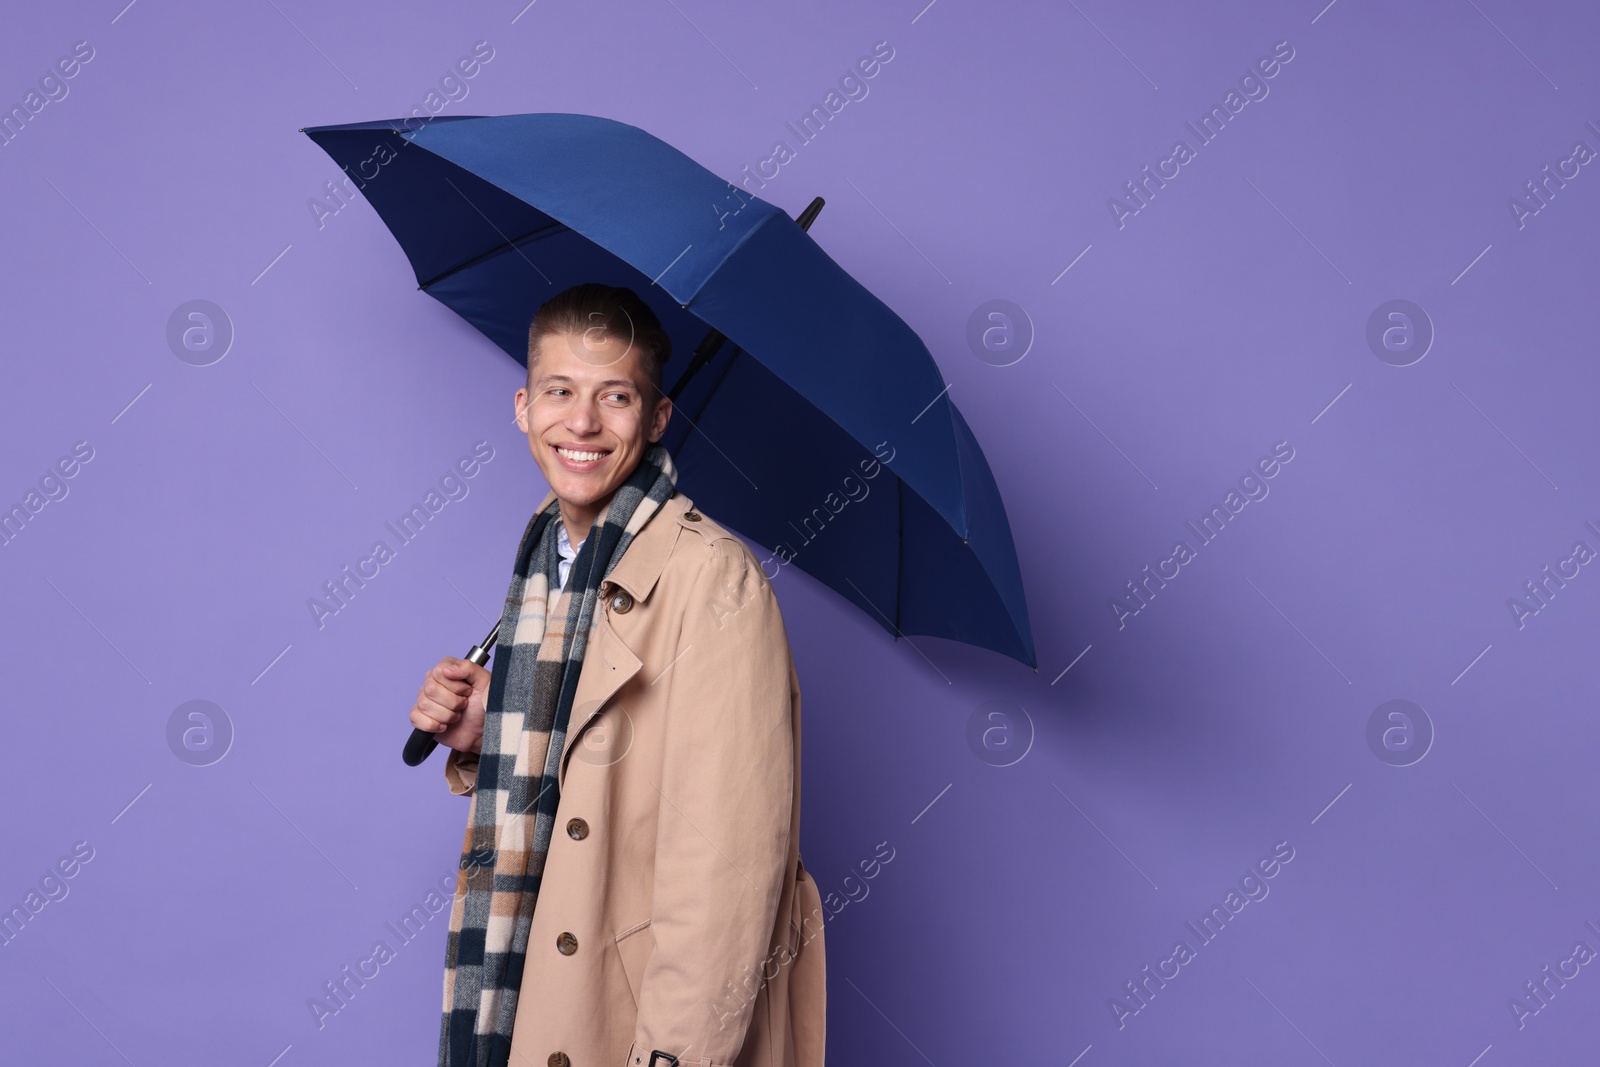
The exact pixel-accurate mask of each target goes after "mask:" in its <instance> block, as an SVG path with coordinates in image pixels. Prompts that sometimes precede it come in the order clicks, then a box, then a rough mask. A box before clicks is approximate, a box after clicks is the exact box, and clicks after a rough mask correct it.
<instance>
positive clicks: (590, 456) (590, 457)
mask: <svg viewBox="0 0 1600 1067" xmlns="http://www.w3.org/2000/svg"><path fill="white" fill-rule="evenodd" d="M551 447H552V448H554V449H555V450H556V452H557V454H559V455H561V456H563V457H565V458H567V459H570V460H572V461H573V462H574V463H590V462H593V461H594V460H597V459H605V458H606V457H607V456H609V455H610V454H611V452H610V450H609V449H608V450H607V451H604V452H585V451H580V450H579V449H575V448H562V447H561V446H560V445H552V446H551Z"/></svg>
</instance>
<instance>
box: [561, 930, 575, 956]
mask: <svg viewBox="0 0 1600 1067" xmlns="http://www.w3.org/2000/svg"><path fill="white" fill-rule="evenodd" d="M556 951H557V952H559V953H561V954H562V955H563V956H570V955H572V954H573V953H574V952H576V951H578V939H577V938H576V937H573V936H572V934H570V933H568V932H567V931H565V930H563V931H562V932H561V934H560V935H559V936H558V937H557V938H556Z"/></svg>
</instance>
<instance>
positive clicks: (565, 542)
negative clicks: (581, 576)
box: [556, 522, 583, 589]
mask: <svg viewBox="0 0 1600 1067" xmlns="http://www.w3.org/2000/svg"><path fill="white" fill-rule="evenodd" d="M582 546H583V542H582V541H579V542H578V547H579V548H581V547H582ZM556 554H557V555H558V556H559V557H560V559H559V561H558V562H557V565H556V573H557V574H558V575H559V576H560V578H561V588H563V589H565V588H566V587H567V574H568V573H569V572H570V571H571V570H572V561H573V560H575V559H577V558H578V549H577V548H574V547H573V545H572V542H571V540H569V539H568V537H567V524H566V523H565V522H561V523H559V526H558V528H557V530H556Z"/></svg>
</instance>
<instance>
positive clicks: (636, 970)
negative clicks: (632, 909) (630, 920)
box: [616, 919, 656, 1010]
mask: <svg viewBox="0 0 1600 1067" xmlns="http://www.w3.org/2000/svg"><path fill="white" fill-rule="evenodd" d="M616 941H617V955H618V956H619V957H621V959H622V974H623V976H624V977H625V978H627V980H628V992H630V993H632V994H633V1005H634V1009H635V1010H638V1007H639V982H640V981H641V980H642V979H643V978H644V968H645V965H646V964H647V963H649V962H650V955H651V953H653V952H654V951H655V949H656V938H655V935H654V934H653V933H651V932H650V920H649V919H646V920H644V921H643V922H640V923H634V924H633V925H632V926H630V927H628V928H627V929H626V930H623V931H622V932H620V933H619V934H617V938H616Z"/></svg>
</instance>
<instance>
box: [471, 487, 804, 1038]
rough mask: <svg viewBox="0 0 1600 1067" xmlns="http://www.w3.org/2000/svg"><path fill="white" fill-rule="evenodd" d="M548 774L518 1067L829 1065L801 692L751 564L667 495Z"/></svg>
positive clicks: (603, 619) (607, 600)
mask: <svg viewBox="0 0 1600 1067" xmlns="http://www.w3.org/2000/svg"><path fill="white" fill-rule="evenodd" d="M551 499H552V497H551V496H547V497H546V498H545V504H548V503H549V502H550V500H551ZM543 506H544V505H541V507H543ZM477 762H478V757H477V755H476V754H475V753H461V752H456V751H454V750H452V751H451V752H450V754H449V757H448V759H447V760H446V761H445V779H446V781H447V782H448V783H449V786H450V791H451V792H452V793H456V794H458V795H470V794H471V793H472V792H473V790H474V789H475V788H476V778H477ZM559 781H560V787H561V799H560V804H559V806H558V808H557V811H556V823H555V830H554V833H553V836H552V840H551V842H550V851H549V854H548V856H547V858H546V864H545V871H544V879H543V883H542V886H541V889H540V892H539V900H538V905H537V907H536V908H535V909H534V918H533V926H532V930H531V932H530V934H529V940H528V952H527V960H526V964H525V966H524V968H523V972H522V987H521V992H520V994H519V999H518V1003H517V1014H516V1021H515V1024H514V1029H513V1032H512V1044H511V1065H512V1067H547V1065H549V1067H650V1058H651V1057H650V1054H651V1051H652V1050H654V1049H660V1050H661V1051H663V1052H668V1053H672V1054H673V1055H676V1056H678V1057H679V1061H678V1062H679V1063H680V1064H681V1065H682V1067H758V1065H759V1067H822V1058H823V1037H824V1006H825V995H826V986H825V982H824V953H823V938H822V923H823V912H822V904H821V899H820V896H819V894H818V891H817V885H816V882H815V880H814V879H813V878H812V877H811V876H810V875H809V874H808V873H807V872H806V871H805V870H804V868H803V867H802V866H801V864H800V687H799V681H798V678H797V677H796V674H795V669H794V661H793V659H792V658H791V656H790V652H789V642H788V637H787V635H786V633H785V630H784V625H783V617H782V615H781V614H780V612H779V610H778V602H777V599H776V598H775V597H774V595H773V592H772V587H771V584H770V583H769V582H768V581H767V578H766V576H765V574H763V573H762V570H761V566H760V564H759V563H758V562H757V561H756V559H755V557H754V556H753V555H752V554H751V552H750V550H749V549H748V548H746V547H745V545H744V543H743V542H742V541H740V540H739V539H738V538H736V537H734V536H733V535H732V534H731V533H729V532H728V531H727V530H726V529H724V528H723V527H721V526H719V525H717V523H715V522H713V521H711V520H710V519H708V518H706V517H704V516H703V515H700V514H699V513H698V512H696V511H694V510H693V509H692V506H691V503H690V501H689V499H688V498H687V497H685V496H683V495H682V494H681V493H675V494H674V495H673V496H672V497H671V498H670V499H669V500H667V501H666V503H664V504H663V505H662V507H661V510H660V511H659V512H657V513H656V515H655V516H653V517H652V518H651V520H650V521H649V522H648V523H646V524H645V526H644V528H643V529H642V530H641V531H640V532H639V533H638V535H637V536H636V537H635V538H634V541H633V543H632V544H631V545H630V546H629V548H628V551H627V552H626V553H625V554H624V555H623V557H622V559H621V561H620V562H619V563H618V564H617V567H616V569H615V570H613V571H612V572H611V576H610V578H609V579H608V580H607V581H606V583H605V584H604V585H603V586H602V588H601V597H600V601H599V603H598V604H597V605H596V609H595V617H594V624H593V629H592V630H591V631H590V635H589V643H588V647H587V650H586V652H585V654H584V661H583V671H582V674H580V675H579V681H578V688H577V692H576V696H575V698H574V701H573V707H572V719H571V722H570V723H569V725H568V729H567V740H566V747H565V749H564V750H563V753H562V759H561V771H560V778H559ZM558 938H560V939H561V941H562V944H563V945H564V946H565V947H566V948H569V949H572V941H571V940H570V939H571V938H575V939H576V948H575V949H572V951H571V952H570V954H568V953H564V952H562V951H561V950H560V949H558V947H557V939H558ZM664 1062H665V1061H658V1063H664Z"/></svg>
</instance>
